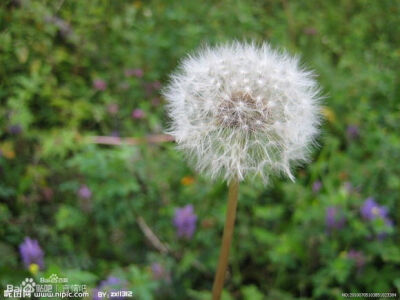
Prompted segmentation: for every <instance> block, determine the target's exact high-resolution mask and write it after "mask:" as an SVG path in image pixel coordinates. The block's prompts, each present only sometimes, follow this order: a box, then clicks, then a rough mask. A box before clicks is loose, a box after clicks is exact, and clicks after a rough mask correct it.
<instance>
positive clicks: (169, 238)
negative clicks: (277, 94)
mask: <svg viewBox="0 0 400 300" xmlns="http://www.w3.org/2000/svg"><path fill="white" fill-rule="evenodd" d="M232 39H238V40H255V41H259V42H260V41H268V42H270V43H271V44H272V46H274V47H277V48H280V47H282V48H287V49H288V50H289V52H290V53H292V54H299V55H301V60H302V62H303V63H304V64H305V65H306V66H308V67H310V68H313V69H315V70H316V73H317V74H319V78H318V80H319V82H320V83H321V85H322V87H323V94H324V95H325V96H326V99H325V100H324V106H325V107H324V115H325V123H324V126H323V128H322V136H321V138H320V139H319V142H320V147H319V148H318V149H317V150H316V151H315V152H314V156H313V162H312V163H311V164H310V165H308V166H306V167H304V168H301V169H298V170H297V172H296V177H297V180H296V182H295V183H292V182H289V181H288V180H286V179H285V180H282V179H274V180H273V181H272V182H271V184H270V185H269V186H267V187H265V186H263V184H262V183H261V181H257V180H256V181H252V182H251V181H247V182H245V183H244V184H243V185H242V186H241V190H240V200H239V207H238V209H239V210H238V216H237V223H236V228H235V237H234V242H233V247H232V251H231V267H230V270H229V275H228V280H227V283H226V285H225V291H224V296H223V297H224V298H223V299H224V300H228V299H245V300H258V299H342V293H343V292H394V293H396V292H397V295H399V294H400V248H399V241H400V232H399V230H400V222H399V220H400V201H398V200H400V199H399V198H400V163H399V162H400V136H399V132H400V122H399V121H400V72H399V70H400V68H399V67H400V2H399V1H393V0H381V1H367V0H352V1H350V0H347V1H345V0H342V1H338V0H325V1H305V0H301V1H289V0H282V1H256V0H249V1H244V0H235V1H234V0H228V1H172V0H170V1H162V0H154V1H105V0H90V1H77V0H53V1H42V0H38V1H34V0H2V1H1V4H0V253H1V254H0V286H1V292H2V295H1V297H2V296H3V289H4V288H5V287H6V285H7V284H19V283H20V282H21V281H22V280H23V279H24V278H25V277H29V276H31V277H33V278H35V279H38V278H40V277H48V276H49V275H51V274H54V273H55V274H58V276H59V277H68V278H69V280H70V282H73V283H77V284H86V285H87V286H88V289H92V288H96V287H97V288H98V289H104V288H106V286H107V284H108V283H107V282H105V281H104V280H107V278H108V279H110V278H117V279H118V280H119V282H120V283H121V285H123V286H124V287H125V288H126V289H128V290H132V291H133V292H134V294H135V297H136V298H135V299H145V300H146V299H149V300H150V299H185V300H186V299H198V300H202V299H210V290H211V286H212V280H213V275H214V270H215V267H216V264H217V259H218V251H219V246H220V238H221V233H222V227H223V223H224V216H225V214H224V211H225V207H226V192H227V188H226V184H225V183H223V182H214V183H212V182H210V181H209V180H208V179H207V178H202V177H201V176H199V175H197V174H196V173H195V172H194V171H193V170H191V169H190V168H189V167H188V166H187V164H186V162H185V161H184V160H183V158H182V154H181V153H179V152H178V151H176V150H175V145H174V144H173V143H171V142H160V143H156V144H152V145H146V144H141V145H138V146H129V145H125V146H109V145H101V144H96V143H93V138H91V137H92V136H114V137H122V138H125V137H135V138H137V137H143V136H147V135H150V134H160V133H162V132H163V128H165V127H166V125H167V122H168V120H167V119H166V117H165V109H164V99H163V98H162V96H161V93H160V89H161V88H162V87H163V86H165V84H166V83H167V80H168V74H169V73H170V72H171V71H173V70H174V68H175V67H176V66H177V64H178V62H179V59H181V58H182V57H184V56H185V54H186V53H187V52H190V51H193V50H194V49H196V48H197V47H198V46H201V45H202V44H204V43H209V44H215V43H219V42H224V41H231V40H232ZM187 204H192V205H193V212H194V214H195V215H196V216H197V221H196V230H195V232H194V234H193V235H190V236H187V237H180V236H178V234H177V229H178V228H177V227H176V226H174V222H173V219H174V218H175V217H176V215H175V214H176V209H177V208H181V207H184V206H185V205H187ZM146 226H148V227H146ZM146 228H147V229H150V230H151V231H152V232H153V233H154V235H155V236H156V237H157V239H158V240H160V241H161V242H162V243H163V245H164V246H165V247H166V248H168V251H165V249H164V248H163V247H158V248H157V247H155V245H154V239H153V241H151V239H148V238H147V237H146V236H145V232H146ZM26 237H30V238H32V239H34V240H37V242H38V245H40V248H41V249H42V252H43V253H42V254H43V255H42V256H41V254H40V255H39V256H40V257H33V258H32V257H28V258H26V259H27V260H28V262H26V263H25V264H24V263H23V261H22V258H23V256H24V255H25V256H26V255H27V254H26V253H21V252H24V251H23V250H21V249H20V248H19V246H20V245H21V244H23V243H24V240H25V238H26ZM25 241H26V240H25ZM163 249H164V250H163ZM27 251H33V250H27ZM39 252H40V251H39ZM21 255H22V257H21ZM29 259H30V261H29ZM35 259H36V260H44V266H43V267H40V266H39V268H38V262H37V261H36V262H35ZM111 281H112V280H111ZM90 298H92V296H90Z"/></svg>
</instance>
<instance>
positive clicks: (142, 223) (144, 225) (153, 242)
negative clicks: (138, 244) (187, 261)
mask: <svg viewBox="0 0 400 300" xmlns="http://www.w3.org/2000/svg"><path fill="white" fill-rule="evenodd" d="M137 223H138V225H139V227H140V229H141V230H142V231H143V234H144V235H145V236H146V238H147V239H148V240H149V242H150V243H151V245H152V246H153V247H154V248H156V249H157V250H158V251H160V252H161V253H162V254H168V253H169V252H170V250H169V248H168V247H167V246H166V245H164V244H163V243H162V242H161V241H160V239H159V238H158V237H157V236H156V235H155V234H154V232H153V231H152V230H151V229H150V227H149V226H148V225H147V223H146V221H145V220H144V219H143V218H142V217H141V216H138V218H137Z"/></svg>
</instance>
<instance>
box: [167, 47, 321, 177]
mask: <svg viewBox="0 0 400 300" xmlns="http://www.w3.org/2000/svg"><path fill="white" fill-rule="evenodd" d="M164 95H165V98H166V99H167V101H168V112H169V116H170V118H171V120H172V121H171V125H170V128H169V130H168V132H169V133H170V134H171V135H173V136H174V137H175V139H176V141H177V143H178V146H179V148H181V149H182V150H183V151H184V153H185V154H186V156H187V157H188V159H189V160H190V161H191V162H192V163H193V164H194V165H195V167H196V168H197V169H198V170H199V171H200V172H203V173H205V174H207V175H209V176H211V177H212V178H218V177H222V178H224V179H225V180H228V181H229V180H231V179H233V178H238V179H239V180H243V179H244V178H245V177H246V176H247V175H260V176H261V177H262V178H263V179H264V180H265V181H267V180H268V177H269V175H271V174H276V173H280V174H284V175H287V176H288V177H289V178H291V179H292V180H293V179H294V177H293V175H292V172H291V170H292V168H293V166H295V165H297V164H299V163H301V162H305V161H307V160H308V158H309V153H310V150H311V149H312V145H314V144H315V142H314V141H315V137H316V135H317V133H318V131H319V130H318V127H319V123H320V107H319V102H320V97H319V88H318V85H317V83H316V81H315V80H314V75H313V73H312V72H311V71H308V70H305V69H304V68H302V67H301V66H300V65H299V61H298V58H296V57H291V56H289V55H288V54H287V53H282V52H278V51H275V50H273V49H271V47H270V46H269V45H268V44H266V43H264V44H262V45H260V46H257V45H256V44H254V43H252V44H242V43H231V44H227V45H222V46H218V47H214V48H210V47H205V48H203V49H202V50H200V51H198V52H197V53H195V54H193V55H190V56H188V57H187V58H185V59H184V60H183V61H182V63H181V66H180V68H179V69H178V71H177V72H176V73H175V74H173V75H172V76H171V82H170V84H169V86H168V87H167V88H166V89H165V90H164Z"/></svg>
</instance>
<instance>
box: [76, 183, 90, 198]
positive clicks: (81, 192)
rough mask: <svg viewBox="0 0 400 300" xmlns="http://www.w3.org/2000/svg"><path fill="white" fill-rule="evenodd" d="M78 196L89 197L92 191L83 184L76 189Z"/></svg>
mask: <svg viewBox="0 0 400 300" xmlns="http://www.w3.org/2000/svg"><path fill="white" fill-rule="evenodd" d="M78 196H79V197H81V198H82V199H90V198H91V197H92V191H91V190H90V189H89V187H88V186H87V185H85V184H83V185H81V187H80V188H79V190H78Z"/></svg>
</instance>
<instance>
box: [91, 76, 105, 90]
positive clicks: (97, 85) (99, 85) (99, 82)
mask: <svg viewBox="0 0 400 300" xmlns="http://www.w3.org/2000/svg"><path fill="white" fill-rule="evenodd" d="M93 88H94V89H95V90H97V91H105V90H106V88H107V82H105V81H104V80H103V79H95V80H93Z"/></svg>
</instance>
